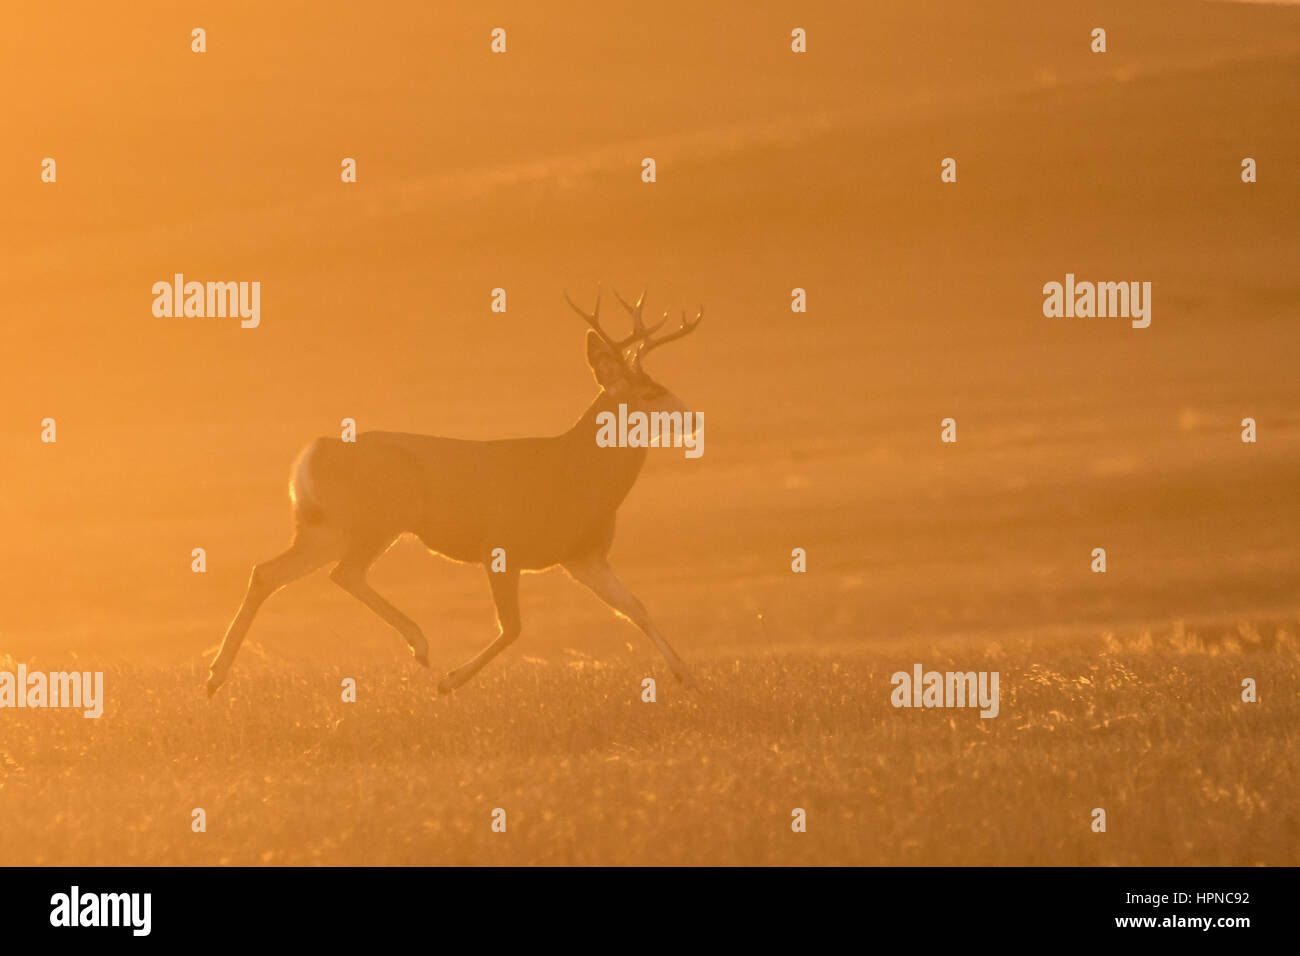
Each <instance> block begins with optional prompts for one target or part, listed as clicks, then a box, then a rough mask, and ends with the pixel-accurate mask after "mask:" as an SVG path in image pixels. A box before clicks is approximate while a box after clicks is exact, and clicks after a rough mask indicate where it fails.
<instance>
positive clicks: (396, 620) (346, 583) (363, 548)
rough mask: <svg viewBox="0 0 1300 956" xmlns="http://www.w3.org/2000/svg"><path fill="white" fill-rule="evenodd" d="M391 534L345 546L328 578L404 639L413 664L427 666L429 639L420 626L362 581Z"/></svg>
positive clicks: (392, 539)
mask: <svg viewBox="0 0 1300 956" xmlns="http://www.w3.org/2000/svg"><path fill="white" fill-rule="evenodd" d="M395 537H396V536H391V537H390V536H387V535H382V536H378V537H372V538H370V539H369V540H365V541H359V542H357V543H356V544H354V545H353V546H352V547H350V548H349V549H348V551H347V553H346V554H345V555H344V556H343V559H342V560H341V561H339V563H338V565H337V566H336V567H335V568H334V570H333V571H331V572H330V580H331V581H333V582H334V583H335V584H337V585H338V586H339V587H341V588H342V589H343V590H345V591H347V592H348V593H349V594H351V595H352V596H353V597H354V598H356V599H357V600H358V601H360V602H361V603H362V604H364V605H365V606H366V607H368V608H370V610H372V611H374V612H375V613H376V614H378V615H379V616H380V617H381V618H383V620H384V621H385V622H386V623H387V624H388V625H389V626H390V627H392V628H393V629H394V630H395V631H397V633H398V634H401V635H402V637H403V638H404V639H405V640H406V645H407V647H409V648H410V649H411V653H412V654H413V655H414V656H415V660H416V663H419V664H422V665H424V666H425V667H428V666H429V642H428V641H426V640H425V639H424V634H423V633H422V632H421V631H420V626H419V625H418V624H416V623H415V622H414V621H413V620H411V619H410V618H409V617H407V616H406V615H405V614H403V613H402V612H401V611H399V610H398V609H397V608H396V607H394V606H393V604H392V603H391V602H389V601H388V600H387V599H386V598H384V596H383V595H381V594H380V593H379V592H378V591H376V590H375V589H374V588H372V587H371V586H370V582H368V581H367V580H366V572H367V571H369V570H370V566H371V565H372V564H374V563H375V561H376V560H378V558H379V556H380V555H382V554H383V553H384V552H385V551H387V550H388V549H389V547H391V546H392V543H393V541H394V540H395Z"/></svg>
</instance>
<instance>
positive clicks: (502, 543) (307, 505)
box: [207, 284, 704, 698]
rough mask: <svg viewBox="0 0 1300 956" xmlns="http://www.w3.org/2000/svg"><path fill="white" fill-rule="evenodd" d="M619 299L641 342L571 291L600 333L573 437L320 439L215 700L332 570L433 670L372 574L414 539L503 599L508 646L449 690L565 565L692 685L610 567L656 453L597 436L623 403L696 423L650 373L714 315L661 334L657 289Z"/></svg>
mask: <svg viewBox="0 0 1300 956" xmlns="http://www.w3.org/2000/svg"><path fill="white" fill-rule="evenodd" d="M614 295H615V297H616V298H617V299H618V301H619V303H620V304H621V305H622V306H623V308H624V309H625V310H626V311H627V313H628V315H629V316H630V317H631V323H632V330H631V332H630V334H628V335H627V336H626V337H624V338H621V339H617V340H616V339H614V338H612V337H611V336H610V335H609V334H607V333H606V332H605V330H604V328H603V327H602V326H601V322H600V298H601V290H600V286H599V284H598V285H597V287H596V305H595V307H594V309H593V311H592V312H590V313H588V312H585V311H584V310H583V309H581V308H579V307H578V306H577V304H575V303H574V301H573V300H572V299H571V298H569V294H568V293H567V292H565V293H564V298H565V301H566V302H568V304H569V306H570V307H571V308H572V309H573V310H574V311H575V312H577V313H578V315H580V316H581V317H582V318H583V320H584V321H585V322H586V323H587V325H588V326H590V328H589V329H588V330H587V335H586V358H587V364H588V366H589V367H590V369H591V373H592V376H593V377H594V379H595V381H596V385H597V386H598V391H597V394H596V397H595V399H594V400H593V401H592V402H591V404H590V405H589V406H588V408H587V410H586V411H585V412H584V413H583V414H582V416H581V417H580V418H579V419H578V420H577V422H575V423H574V425H573V427H571V428H570V429H569V430H568V431H566V432H564V433H562V434H559V435H554V436H549V437H539V438H532V437H530V438H506V439H496V440H492V441H470V440H462V439H455V438H440V437H436V436H433V435H420V434H409V433H403V432H384V431H371V432H363V433H361V434H359V435H357V436H356V437H355V440H354V441H349V442H345V441H343V440H342V439H340V438H329V437H321V438H317V439H316V440H315V441H313V442H311V443H310V444H309V445H307V447H306V448H304V449H303V450H302V452H301V453H300V454H299V455H298V457H297V459H296V460H295V461H294V464H293V466H292V469H291V473H290V480H289V500H290V505H291V508H292V514H293V521H294V528H293V537H292V540H291V543H290V545H289V547H288V549H287V550H286V551H284V552H283V553H282V554H280V555H278V556H276V557H274V558H271V559H269V560H267V561H262V562H260V563H258V564H256V565H255V566H254V567H253V570H252V573H251V574H250V575H249V579H248V588H247V591H246V592H245V594H244V599H243V601H242V603H241V604H240V606H239V610H238V611H237V612H236V614H235V617H234V619H233V620H232V621H231V622H230V626H229V627H228V628H227V629H226V633H225V637H224V638H223V640H222V642H221V646H220V648H219V650H218V651H217V655H216V657H215V658H214V659H213V660H212V663H211V665H210V671H209V674H208V680H207V691H208V696H209V698H211V696H212V695H213V694H215V693H216V692H217V690H218V689H219V688H220V687H221V686H222V684H223V683H225V681H226V679H227V677H228V676H229V674H230V668H231V666H232V665H233V664H234V660H235V655H236V654H238V652H239V647H240V644H241V643H242V642H243V640H244V636H245V635H246V634H247V633H248V629H249V627H250V625H251V624H252V622H253V618H254V616H255V615H256V614H257V612H258V609H259V608H261V606H262V605H263V603H265V601H266V600H267V598H269V597H270V596H271V595H272V594H274V593H275V592H276V591H278V590H280V589H281V588H283V587H285V586H286V585H288V584H291V583H293V582H294V581H296V580H299V579H300V578H303V577H306V576H307V575H308V574H311V573H312V572H314V571H316V570H319V569H320V568H322V567H325V566H326V565H329V564H332V565H333V569H332V570H331V571H330V574H329V576H330V580H331V581H333V582H334V583H335V584H337V585H338V586H339V587H340V588H342V589H343V590H344V591H346V592H347V593H348V594H351V595H352V596H353V597H355V598H356V599H357V600H359V601H360V602H361V603H362V604H364V605H365V606H366V607H368V608H370V610H372V611H373V612H374V613H375V614H377V615H378V616H379V617H380V618H381V619H382V620H384V621H385V622H386V623H387V624H388V625H389V626H391V627H392V628H393V629H394V630H396V631H397V632H398V633H399V634H400V635H401V636H402V637H403V638H404V639H405V641H406V644H407V647H408V648H409V650H410V652H411V654H412V655H414V658H415V661H416V662H417V663H418V664H420V665H422V666H424V667H428V666H429V644H428V641H427V640H426V639H425V637H424V634H423V632H422V631H421V629H420V627H419V625H417V624H416V623H415V621H413V620H412V619H411V618H410V617H408V616H407V615H406V614H404V613H403V612H402V611H400V610H398V609H397V608H396V607H395V606H394V605H393V604H391V603H390V602H389V601H388V600H387V599H385V598H384V597H383V596H381V595H380V594H379V593H378V592H377V591H375V589H374V588H372V587H371V586H370V584H369V583H368V582H367V580H366V574H367V572H368V571H369V569H370V567H371V565H373V564H374V563H375V561H376V560H378V558H379V557H380V556H381V555H383V554H384V553H385V552H386V551H387V550H388V549H389V548H390V547H392V545H393V544H394V543H396V541H397V540H398V539H399V538H401V537H403V536H407V535H413V536H414V537H416V538H418V539H419V541H420V542H421V543H422V544H423V545H424V547H425V548H427V549H428V550H429V551H431V552H433V553H434V554H436V555H439V556H441V557H444V558H448V559H450V560H452V561H456V562H460V563H466V564H479V565H482V566H483V567H484V569H485V571H486V572H487V576H488V584H489V586H490V589H491V592H492V600H493V602H494V604H495V605H496V618H497V637H496V639H495V640H493V641H492V642H491V643H490V644H488V645H487V647H486V648H484V649H483V651H481V652H480V653H479V654H478V655H476V656H475V657H473V658H471V659H470V660H468V661H466V662H465V663H464V664H462V665H460V666H459V667H457V668H455V669H454V670H452V671H450V672H448V673H447V674H446V675H445V676H444V677H443V678H442V679H441V680H440V681H439V682H438V684H437V693H438V695H439V696H443V695H446V694H450V693H451V692H452V691H454V690H455V689H456V688H458V687H460V686H461V685H463V684H464V683H465V682H466V681H468V680H470V679H471V678H472V677H474V676H475V675H476V674H477V673H478V672H479V671H481V670H482V669H483V668H484V666H486V665H487V664H488V662H490V661H491V660H492V659H493V658H495V657H496V656H497V655H498V654H500V653H501V652H502V651H503V650H505V649H506V648H507V647H509V646H510V645H511V644H512V643H514V641H515V640H516V639H517V638H518V637H519V634H520V630H521V626H522V625H521V621H520V615H519V577H520V574H521V573H523V572H529V573H532V572H540V571H544V570H547V569H550V568H554V567H555V566H557V565H558V566H560V567H562V568H563V569H564V570H565V571H566V572H567V573H568V575H569V576H570V577H572V578H573V579H574V580H575V581H577V582H579V583H580V584H582V585H585V586H586V587H587V588H588V589H590V590H591V591H592V592H593V593H594V594H595V595H596V596H597V597H598V598H600V599H601V600H602V601H603V602H604V603H605V604H607V605H608V606H609V607H610V609H612V610H613V611H614V613H615V614H616V615H618V616H620V617H623V618H625V619H627V620H629V621H631V622H632V624H634V625H635V626H636V627H637V628H638V629H640V631H641V632H642V633H644V634H645V636H646V637H648V638H649V639H650V642H651V643H652V644H653V645H654V646H655V648H657V649H658V651H659V653H660V654H661V655H663V658H664V660H665V661H667V663H668V666H669V668H670V669H671V671H672V674H673V676H674V677H675V678H676V679H677V680H678V681H680V682H682V683H683V684H685V685H688V686H689V685H690V683H691V681H690V676H689V673H688V670H687V667H686V665H685V664H684V663H683V661H682V659H681V658H680V657H678V656H677V653H676V652H675V651H674V650H673V649H672V647H671V646H670V645H669V644H668V642H667V641H666V640H665V639H664V636H663V635H662V634H661V633H660V632H659V630H658V628H656V627H655V624H654V622H653V621H652V620H651V618H650V615H649V613H648V612H647V611H646V609H645V606H644V605H643V604H642V603H641V602H640V601H639V600H637V598H636V596H635V595H633V594H632V592H631V591H629V590H628V589H627V587H626V586H625V585H624V584H623V582H622V581H621V580H619V578H618V575H616V574H615V573H614V569H613V568H612V567H611V566H610V563H609V559H608V554H609V550H610V547H611V545H612V544H613V540H614V524H615V516H616V514H617V512H618V509H619V506H620V505H621V504H622V503H623V500H624V498H626V497H627V494H628V492H629V491H631V489H632V485H633V484H634V483H635V482H636V479H637V477H638V475H639V474H640V472H641V468H642V465H643V464H644V463H645V459H646V455H647V449H646V448H645V447H599V446H598V444H597V442H596V440H595V435H596V431H597V420H598V416H600V415H601V414H602V413H610V412H616V411H617V410H618V408H619V405H620V404H623V405H626V406H627V409H628V410H629V411H632V410H640V411H644V412H646V413H647V414H649V413H653V412H666V413H669V414H672V413H677V414H679V415H681V417H682V419H683V420H689V419H690V416H688V415H687V414H686V409H685V406H684V405H683V404H682V401H681V400H680V399H679V398H678V397H677V396H676V395H674V394H673V393H672V392H671V391H669V390H668V389H667V388H665V387H664V386H663V385H660V384H659V383H658V382H656V381H655V380H654V379H652V378H651V377H650V375H649V374H648V373H647V372H646V370H645V368H644V365H643V361H644V359H645V357H646V356H647V355H648V354H649V353H650V352H652V351H653V350H655V349H657V348H659V347H661V346H663V345H666V344H667V343H669V342H673V341H676V340H678V339H681V338H683V337H685V336H686V335H689V334H690V333H692V332H694V331H695V330H696V329H697V328H698V327H699V325H700V323H701V322H702V321H703V319H704V309H703V307H701V308H700V309H699V311H698V312H697V314H696V316H695V318H694V319H693V320H688V319H687V316H686V312H685V310H683V311H682V314H681V321H680V324H679V325H678V327H677V329H676V330H675V331H672V332H669V333H667V334H665V335H662V336H660V337H659V338H655V337H654V334H655V333H656V332H657V331H658V330H659V329H660V328H662V327H663V325H664V323H665V322H666V321H667V320H668V312H667V311H665V312H664V316H663V318H661V319H660V320H659V321H657V322H655V323H654V324H653V325H650V326H648V327H647V325H646V323H645V321H644V320H643V318H642V306H643V304H644V302H645V292H644V290H643V291H642V293H641V297H640V298H639V299H637V301H636V302H635V303H628V302H627V301H626V300H624V299H623V297H622V296H621V295H619V294H618V292H617V291H615V293H614ZM496 549H504V552H505V562H504V563H505V569H504V570H493V568H492V554H493V552H494V551H495V550H496Z"/></svg>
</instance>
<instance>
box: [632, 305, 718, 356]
mask: <svg viewBox="0 0 1300 956" xmlns="http://www.w3.org/2000/svg"><path fill="white" fill-rule="evenodd" d="M667 319H668V310H667V309H665V310H664V317H663V319H662V320H660V321H659V322H658V323H657V324H656V325H655V328H656V329H657V328H659V326H660V325H663V324H664V322H665V321H667ZM703 321H704V306H700V311H699V312H697V313H696V314H695V320H694V321H693V322H691V321H687V319H686V310H685V309H682V324H681V325H679V326H678V327H677V331H675V332H670V333H669V334H668V335H665V336H664V337H663V338H659V339H651V338H647V339H646V340H645V341H644V342H642V343H641V348H640V349H639V350H638V351H637V360H638V361H640V360H641V358H643V357H644V356H645V354H646V353H647V352H649V351H651V350H652V349H657V348H659V346H661V345H667V344H668V343H669V342H672V341H674V340H676V339H680V338H681V337H682V336H684V335H690V334H691V333H692V332H694V331H695V330H696V329H698V328H699V327H700V323H701V322H703ZM651 331H653V330H651Z"/></svg>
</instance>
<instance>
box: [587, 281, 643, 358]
mask: <svg viewBox="0 0 1300 956" xmlns="http://www.w3.org/2000/svg"><path fill="white" fill-rule="evenodd" d="M614 296H615V298H617V299H618V301H619V303H620V304H621V305H622V306H623V308H625V309H627V313H628V315H630V316H631V317H632V334H631V335H629V336H628V337H627V338H625V339H620V340H619V341H617V342H616V341H614V339H611V338H610V337H609V335H608V334H606V332H605V330H604V329H602V328H601V327H600V283H599V282H598V283H596V308H595V311H593V312H592V313H591V314H590V315H589V314H587V313H586V312H584V311H582V309H580V308H578V306H577V304H576V303H575V302H574V301H573V300H572V299H570V298H569V293H567V292H566V293H564V301H566V302H568V303H569V307H570V308H571V309H573V311H574V312H577V313H578V314H579V315H580V316H582V318H583V321H585V322H586V323H587V324H588V325H590V326H591V327H592V328H593V329H594V330H595V332H596V334H597V335H599V336H600V340H601V341H602V342H604V343H605V344H606V345H608V346H609V347H610V349H612V350H613V352H614V354H615V355H619V356H621V355H622V354H623V350H624V349H627V348H629V347H631V348H635V347H636V345H637V344H638V343H640V342H643V341H645V340H646V339H648V338H649V337H650V335H651V333H653V332H654V331H655V330H656V329H658V328H659V327H660V326H661V325H663V324H664V320H663V319H661V320H660V321H658V322H656V323H655V324H654V325H652V326H650V327H649V328H646V326H645V323H644V322H643V321H642V320H641V305H642V303H644V302H645V290H644V289H642V290H641V298H639V299H637V300H636V305H628V304H627V302H626V301H624V299H623V297H622V296H621V295H619V294H618V292H617V291H616V292H615V293H614ZM667 315H668V313H666V312H665V313H664V316H665V318H666V317H667Z"/></svg>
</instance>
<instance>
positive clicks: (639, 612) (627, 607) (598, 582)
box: [564, 554, 691, 686]
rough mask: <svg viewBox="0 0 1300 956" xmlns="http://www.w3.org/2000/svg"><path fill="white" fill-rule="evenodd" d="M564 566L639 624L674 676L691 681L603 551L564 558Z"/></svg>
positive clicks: (648, 615)
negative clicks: (569, 558)
mask: <svg viewBox="0 0 1300 956" xmlns="http://www.w3.org/2000/svg"><path fill="white" fill-rule="evenodd" d="M564 570H566V571H568V572H569V574H570V575H571V576H572V577H573V578H574V580H576V581H579V582H581V583H582V584H585V585H586V586H587V587H589V588H590V589H591V591H592V593H594V594H595V595H596V597H598V598H600V599H601V600H602V601H604V602H605V603H606V604H608V605H609V606H610V608H612V609H613V610H614V612H615V613H617V614H618V615H619V616H620V617H625V618H627V619H628V620H629V621H631V622H632V623H633V624H635V625H636V626H637V627H638V628H640V630H641V633H642V634H644V635H645V636H646V637H648V638H650V642H651V643H652V644H654V646H655V647H656V648H657V649H658V651H659V653H660V654H662V655H663V658H664V660H666V661H667V662H668V667H669V668H670V669H671V670H672V672H673V676H674V677H675V678H677V680H679V681H680V682H681V683H683V684H686V685H687V686H690V685H691V676H690V672H689V671H688V670H687V668H686V664H685V663H684V662H683V661H682V659H681V658H680V657H678V656H677V652H676V651H674V650H673V649H672V647H671V646H670V645H669V644H668V642H667V641H666V640H664V636H663V635H662V634H660V633H659V629H658V628H657V627H655V624H654V621H652V620H651V619H650V614H649V612H648V611H646V609H645V605H644V604H642V603H641V602H640V601H638V600H637V598H636V595H635V594H633V593H632V592H631V591H629V590H628V589H627V586H626V585H625V584H623V582H622V581H620V580H619V579H618V575H617V574H615V573H614V569H613V568H612V567H610V565H609V562H608V561H607V560H606V559H605V557H604V556H603V555H599V554H592V555H587V556H585V557H582V558H575V559H573V560H570V561H565V562H564Z"/></svg>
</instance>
